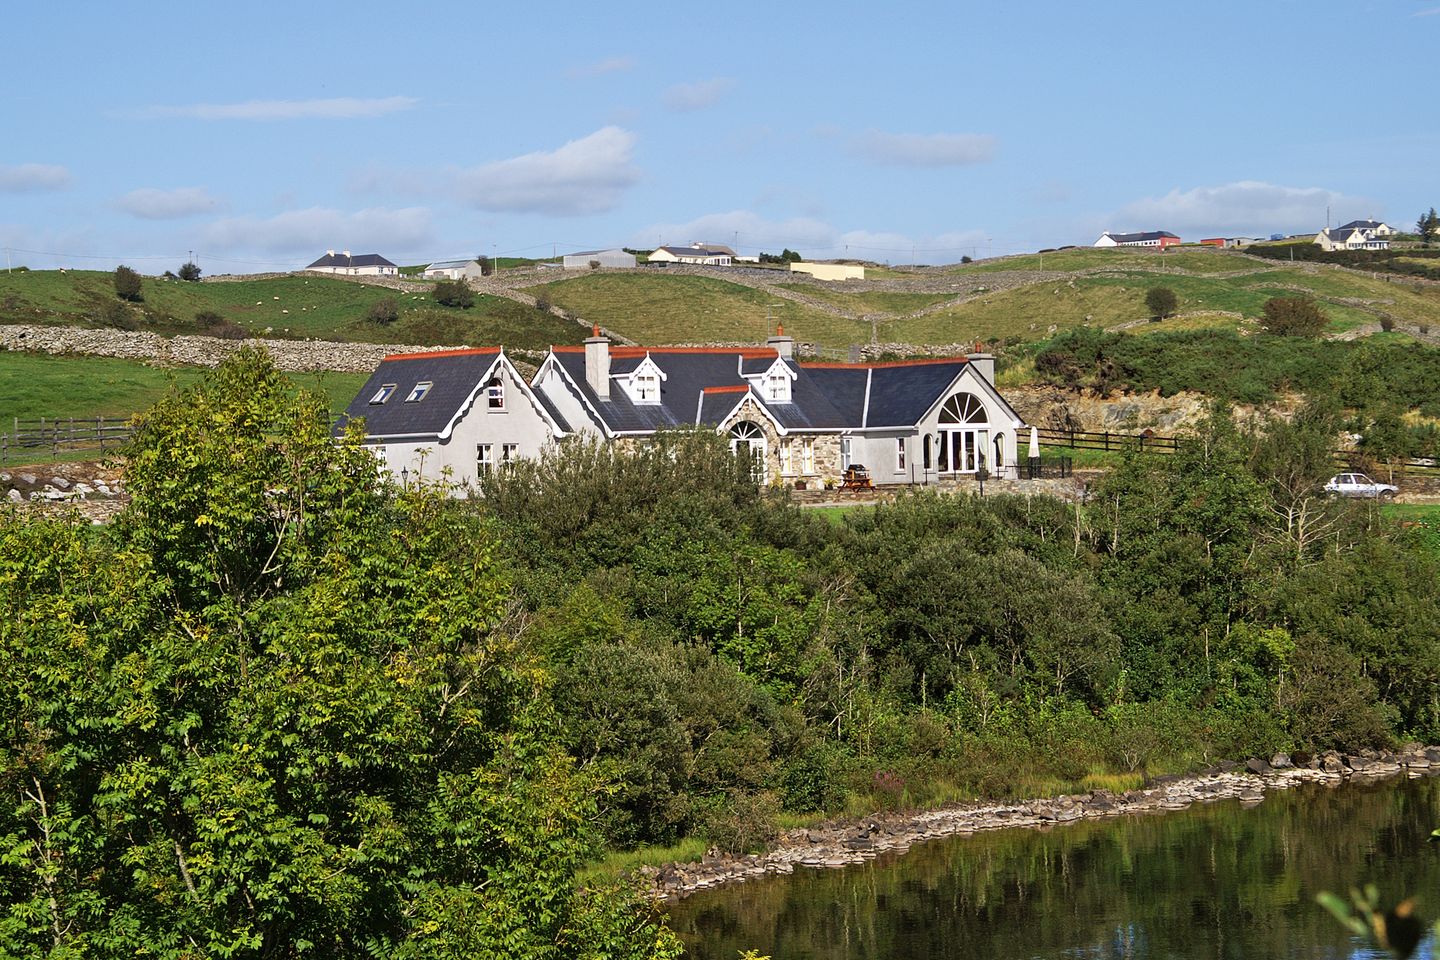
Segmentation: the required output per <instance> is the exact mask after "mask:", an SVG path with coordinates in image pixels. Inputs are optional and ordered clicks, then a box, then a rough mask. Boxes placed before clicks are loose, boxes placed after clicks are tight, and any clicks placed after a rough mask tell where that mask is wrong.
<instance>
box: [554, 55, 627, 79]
mask: <svg viewBox="0 0 1440 960" xmlns="http://www.w3.org/2000/svg"><path fill="white" fill-rule="evenodd" d="M634 68H635V60H634V59H633V58H631V57H606V58H605V59H604V60H597V61H595V62H594V63H583V64H580V65H579V66H574V67H571V68H570V69H569V70H566V71H565V75H566V76H568V77H572V78H574V79H577V80H578V79H582V78H585V77H603V76H604V75H605V74H607V73H624V72H625V71H627V70H633V69H634Z"/></svg>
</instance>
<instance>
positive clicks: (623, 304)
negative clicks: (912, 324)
mask: <svg viewBox="0 0 1440 960" xmlns="http://www.w3.org/2000/svg"><path fill="white" fill-rule="evenodd" d="M527 292H529V293H532V294H534V295H535V296H537V297H542V296H543V297H546V298H548V299H549V300H550V302H552V303H554V304H555V305H556V306H560V307H564V308H565V309H567V310H570V311H572V312H574V313H575V314H577V315H578V316H581V317H583V318H584V319H585V320H586V321H589V322H594V323H599V324H602V325H604V326H605V327H607V328H609V329H611V330H614V331H615V332H617V333H619V334H621V335H623V336H626V337H629V338H630V339H632V340H635V341H636V342H638V343H646V344H667V343H763V342H764V341H765V338H766V337H768V336H770V335H771V334H773V333H774V332H775V330H774V328H775V324H776V323H777V322H778V323H782V324H784V325H785V332H786V333H787V334H790V335H792V336H794V337H796V338H798V339H800V340H811V341H815V342H817V343H820V344H824V345H826V346H831V347H844V346H848V345H849V344H852V343H864V342H867V341H869V339H870V327H869V324H867V323H863V322H861V321H859V320H847V319H845V318H843V317H836V316H832V315H831V314H827V313H824V312H822V311H819V310H816V309H814V308H813V307H807V306H805V305H803V304H798V303H792V302H791V301H788V300H777V299H775V298H774V297H772V296H770V295H768V294H766V293H765V292H764V291H761V290H755V289H752V288H750V287H742V286H740V285H739V284H735V283H730V282H728V281H725V280H719V279H715V278H712V277H697V276H690V275H663V274H625V273H610V274H596V275H591V276H583V277H577V278H575V279H571V280H560V281H556V282H554V283H548V284H543V285H540V286H535V287H530V288H528V290H527Z"/></svg>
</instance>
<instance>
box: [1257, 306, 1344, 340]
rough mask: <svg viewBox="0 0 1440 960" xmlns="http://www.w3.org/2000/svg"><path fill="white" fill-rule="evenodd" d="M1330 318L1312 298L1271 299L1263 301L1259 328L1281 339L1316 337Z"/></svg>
mask: <svg viewBox="0 0 1440 960" xmlns="http://www.w3.org/2000/svg"><path fill="white" fill-rule="evenodd" d="M1329 322H1330V318H1329V317H1327V316H1325V311H1323V310H1321V309H1320V305H1319V304H1318V303H1316V302H1315V300H1314V299H1313V298H1312V297H1305V296H1302V297H1271V298H1270V299H1269V300H1266V301H1265V306H1264V308H1263V312H1262V314H1261V316H1260V326H1262V327H1264V328H1265V329H1266V330H1268V331H1270V332H1271V333H1274V334H1278V335H1279V336H1282V337H1318V336H1319V335H1320V334H1321V333H1322V332H1324V330H1325V325H1326V324H1328V323H1329Z"/></svg>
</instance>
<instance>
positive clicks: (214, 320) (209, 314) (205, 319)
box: [195, 310, 225, 329]
mask: <svg viewBox="0 0 1440 960" xmlns="http://www.w3.org/2000/svg"><path fill="white" fill-rule="evenodd" d="M224 322H225V317H224V315H223V314H220V313H218V312H216V311H214V310H201V311H199V312H198V313H196V314H195V325H196V326H197V327H200V328H201V329H208V328H210V327H218V326H220V325H221V324H222V323H224Z"/></svg>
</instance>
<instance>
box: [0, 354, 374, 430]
mask: <svg viewBox="0 0 1440 960" xmlns="http://www.w3.org/2000/svg"><path fill="white" fill-rule="evenodd" d="M204 374H205V370H204V369H203V368H200V367H169V368H162V367H152V366H147V365H146V364H143V363H139V362H137V361H134V360H119V359H114V358H111V357H57V356H49V355H46V354H34V353H17V352H13V351H0V432H7V431H8V430H9V429H10V427H11V425H12V423H13V422H14V419H15V418H17V417H18V418H19V419H21V420H33V419H36V418H39V417H46V418H47V419H64V418H69V417H73V418H75V419H77V420H93V419H94V418H96V417H99V416H104V417H106V418H112V417H114V418H122V417H128V416H129V415H131V414H133V413H138V412H140V411H142V410H145V409H147V408H148V407H149V406H150V405H151V404H153V403H154V402H155V401H156V400H158V399H160V397H162V396H163V395H164V394H165V392H166V391H167V390H169V389H170V388H171V386H172V385H175V386H180V387H184V386H188V385H189V384H192V383H194V382H196V381H197V380H199V379H200V378H201V377H202V376H203V375H204ZM286 376H287V377H289V379H290V380H291V381H292V382H294V383H295V384H296V385H298V386H300V387H302V388H305V389H309V390H319V391H321V392H323V393H325V394H326V395H327V396H328V397H329V398H330V409H331V410H332V411H334V412H336V413H338V412H339V411H341V410H343V409H345V407H346V406H347V405H348V404H349V403H350V400H351V399H352V398H354V396H355V394H356V392H357V391H358V390H359V389H360V387H361V386H362V385H363V384H364V382H365V379H366V376H367V375H366V374H363V373H334V372H323V373H291V374H287V375H286Z"/></svg>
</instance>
